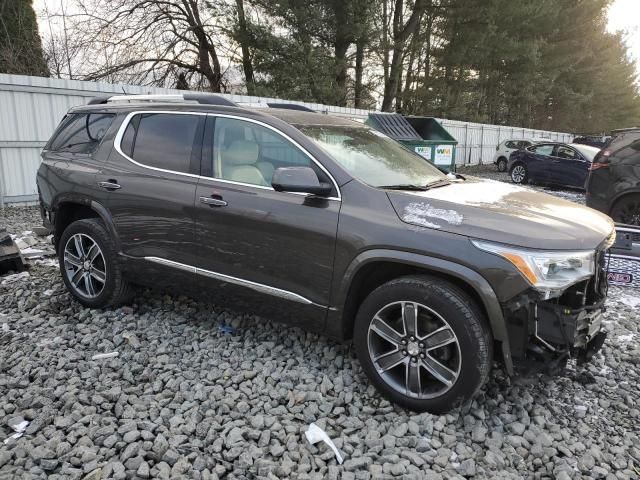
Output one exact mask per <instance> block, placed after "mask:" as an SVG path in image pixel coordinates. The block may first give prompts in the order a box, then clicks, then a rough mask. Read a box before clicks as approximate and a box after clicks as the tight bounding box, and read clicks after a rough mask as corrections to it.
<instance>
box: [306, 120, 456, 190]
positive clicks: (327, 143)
mask: <svg viewBox="0 0 640 480" xmlns="http://www.w3.org/2000/svg"><path fill="white" fill-rule="evenodd" d="M297 128H299V129H300V130H301V131H302V132H303V133H304V134H305V135H307V136H308V137H309V138H311V139H312V140H313V141H314V142H315V143H317V144H318V145H319V146H320V148H322V149H323V150H325V151H326V152H327V153H328V154H329V155H331V156H332V157H333V158H334V159H335V160H336V162H338V163H339V164H340V165H341V166H342V167H343V168H345V169H346V170H347V171H348V172H349V173H350V174H351V175H353V176H354V177H355V178H357V179H359V180H361V181H363V182H364V183H366V184H368V185H371V186H373V187H387V186H397V185H404V186H406V185H414V186H420V187H424V186H425V185H428V184H430V183H434V182H437V181H440V180H443V179H445V178H446V176H445V175H444V174H443V173H442V172H441V171H440V170H438V169H437V168H436V167H435V166H434V165H432V164H431V163H429V161H427V160H425V159H424V158H422V157H420V156H418V155H417V154H414V153H413V152H411V151H410V150H407V149H406V148H404V147H403V146H401V145H400V144H399V143H397V142H396V141H395V140H392V139H391V138H389V137H387V136H386V135H384V134H382V133H380V132H378V131H377V130H374V129H372V128H369V127H366V126H357V125H354V126H334V125H297Z"/></svg>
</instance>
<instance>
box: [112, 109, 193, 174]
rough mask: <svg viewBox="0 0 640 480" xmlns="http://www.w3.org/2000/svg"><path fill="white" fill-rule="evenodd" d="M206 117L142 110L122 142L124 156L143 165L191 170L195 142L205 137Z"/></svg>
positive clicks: (186, 171)
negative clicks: (203, 133) (203, 134)
mask: <svg viewBox="0 0 640 480" xmlns="http://www.w3.org/2000/svg"><path fill="white" fill-rule="evenodd" d="M203 124H204V117H203V116H199V115H181V114H172V113H141V114H139V115H135V116H134V117H133V118H132V119H131V121H130V122H129V125H128V126H127V129H126V130H125V132H124V135H123V136H122V140H121V141H120V148H121V149H122V151H123V153H124V154H125V155H128V156H129V157H131V158H133V159H134V160H135V161H136V162H139V163H142V164H143V165H146V166H149V167H154V168H161V169H163V170H170V171H173V172H179V173H190V172H191V171H192V168H191V165H192V164H193V163H194V162H197V160H198V159H197V158H192V157H193V156H194V154H195V155H196V156H197V155H198V154H199V153H198V152H194V148H193V147H194V144H195V143H196V142H197V141H198V140H199V138H201V136H202V128H203Z"/></svg>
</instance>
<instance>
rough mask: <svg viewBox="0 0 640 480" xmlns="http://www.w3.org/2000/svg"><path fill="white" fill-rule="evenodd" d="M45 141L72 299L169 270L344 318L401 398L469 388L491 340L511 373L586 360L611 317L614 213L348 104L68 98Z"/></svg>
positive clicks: (317, 325)
mask: <svg viewBox="0 0 640 480" xmlns="http://www.w3.org/2000/svg"><path fill="white" fill-rule="evenodd" d="M287 107H288V108H287ZM42 158H43V162H42V165H41V167H40V169H39V171H38V178H37V183H38V189H39V193H40V204H41V210H42V216H43V219H44V224H45V226H47V227H48V228H50V229H51V230H52V232H53V242H54V244H55V247H56V248H57V252H58V256H59V263H60V271H61V274H62V278H63V280H64V283H65V285H66V287H67V288H68V290H69V291H70V292H71V293H72V294H73V296H75V298H77V300H78V301H79V302H80V303H82V304H83V305H85V306H87V307H92V308H106V307H111V306H115V305H118V304H121V303H123V302H126V301H128V300H130V299H131V297H132V295H133V293H134V290H133V288H132V287H133V286H134V285H145V286H155V287H161V288H166V289H170V290H177V289H180V290H182V291H186V292H187V293H194V294H199V295H204V296H205V297H206V298H207V299H208V300H211V301H213V302H216V303H219V304H223V305H226V306H229V307H232V308H236V309H250V310H251V311H252V312H254V313H258V314H260V315H262V316H264V317H269V318H273V319H276V320H279V321H283V322H288V323H290V324H292V325H296V326H300V327H303V328H306V329H309V330H313V331H316V332H321V333H323V334H326V335H328V336H330V337H333V338H336V339H340V340H347V339H351V338H352V339H353V342H354V344H355V350H356V352H357V355H358V357H359V359H360V362H361V364H362V367H363V369H364V371H365V372H366V374H367V375H368V376H369V378H370V380H371V382H372V383H373V384H374V385H375V386H376V387H377V388H378V389H379V391H380V392H381V393H382V394H383V395H385V396H386V397H387V398H389V399H390V400H392V401H394V402H396V403H398V404H400V405H402V406H404V407H407V408H409V409H412V410H416V411H430V412H445V411H447V410H449V409H451V408H453V407H454V406H456V405H458V404H460V403H461V402H463V401H465V400H466V399H469V398H471V397H472V396H473V395H474V394H475V393H476V392H477V391H478V389H479V388H480V387H481V386H482V385H483V383H484V382H485V381H486V380H487V378H488V376H489V372H490V370H491V367H492V363H493V361H494V358H495V359H496V360H499V361H502V362H503V363H504V366H505V369H506V371H507V372H508V373H509V374H514V372H515V370H516V368H515V367H517V366H518V365H525V364H530V363H531V362H539V363H541V364H547V365H548V364H550V363H553V362H555V363H560V362H562V361H564V360H565V359H566V358H567V357H568V356H573V357H577V358H578V359H580V360H586V359H588V358H589V357H590V356H591V355H592V354H593V353H594V352H595V351H597V350H598V349H599V348H600V347H601V346H602V344H603V341H604V338H605V335H606V333H605V332H604V331H603V329H602V323H601V319H602V311H603V309H604V302H605V297H606V292H607V276H606V274H605V272H604V260H605V252H606V251H607V249H608V248H609V246H610V245H611V243H612V242H613V240H614V237H615V235H614V225H613V223H612V221H611V220H610V219H609V218H608V217H607V216H605V215H603V214H601V213H599V212H596V211H594V210H591V209H589V208H586V207H582V206H580V205H576V204H574V203H570V202H568V201H564V200H561V199H558V198H555V197H552V196H549V195H545V194H541V193H537V192H534V191H532V190H528V189H524V188H521V187H518V186H514V185H509V184H505V183H500V182H493V181H487V180H480V179H476V178H471V177H468V178H465V177H463V176H461V175H456V174H444V173H442V172H441V171H440V170H438V169H437V168H436V167H435V166H433V165H432V164H430V163H429V162H426V161H424V159H422V158H421V157H419V156H418V155H416V154H414V153H413V152H411V151H409V150H407V149H405V148H404V147H402V146H401V145H400V144H398V143H396V142H395V141H393V140H391V139H390V138H388V137H386V136H385V135H383V134H381V133H379V132H378V131H376V130H373V129H371V128H370V127H367V126H365V125H362V124H360V123H358V122H354V121H351V120H347V119H344V118H337V117H332V116H328V115H323V114H319V113H314V112H311V111H300V107H299V106H291V105H284V106H281V108H251V109H250V108H243V107H239V106H237V105H235V104H233V103H231V102H229V101H228V100H226V99H224V98H222V97H220V96H215V95H203V94H190V95H185V96H164V97H156V96H120V97H111V98H101V99H94V100H92V101H91V102H90V104H89V105H86V106H81V107H77V108H74V109H72V110H70V111H69V113H68V114H67V115H66V116H65V118H64V119H63V120H62V122H61V124H60V126H59V127H58V129H57V130H56V132H55V133H54V134H53V136H52V138H51V140H50V141H49V142H48V143H47V145H46V147H45V148H44V151H43V152H42Z"/></svg>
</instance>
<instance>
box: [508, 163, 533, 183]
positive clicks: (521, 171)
mask: <svg viewBox="0 0 640 480" xmlns="http://www.w3.org/2000/svg"><path fill="white" fill-rule="evenodd" d="M510 174H511V180H512V181H513V183H517V184H522V185H524V184H526V183H527V182H528V181H529V172H528V171H527V166H526V165H525V164H524V163H516V164H515V165H514V166H513V167H511V173H510Z"/></svg>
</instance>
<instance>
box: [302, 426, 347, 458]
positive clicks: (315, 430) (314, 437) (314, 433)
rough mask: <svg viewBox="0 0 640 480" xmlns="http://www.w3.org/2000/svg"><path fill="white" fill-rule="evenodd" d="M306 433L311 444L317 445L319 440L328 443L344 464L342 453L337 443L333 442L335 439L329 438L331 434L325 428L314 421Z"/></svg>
mask: <svg viewBox="0 0 640 480" xmlns="http://www.w3.org/2000/svg"><path fill="white" fill-rule="evenodd" d="M304 434H305V436H306V437H307V440H308V441H309V443H310V444H311V445H315V444H316V443H318V442H324V443H326V444H327V445H328V446H329V448H330V449H331V450H333V453H334V454H335V456H336V460H337V461H338V463H339V464H340V465H342V462H344V460H343V459H342V455H340V452H339V451H338V448H337V447H336V445H335V444H334V443H333V440H331V439H330V438H329V435H327V433H326V432H325V431H324V430H322V429H321V428H320V427H319V426H317V425H316V424H315V423H312V424H311V425H309V429H308V430H307V431H306V432H304Z"/></svg>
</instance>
